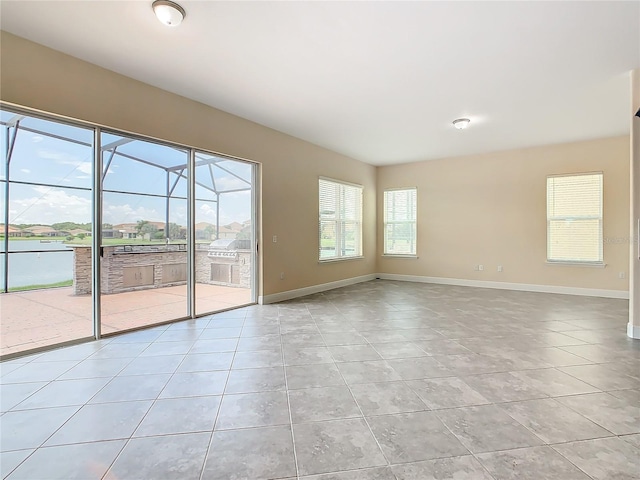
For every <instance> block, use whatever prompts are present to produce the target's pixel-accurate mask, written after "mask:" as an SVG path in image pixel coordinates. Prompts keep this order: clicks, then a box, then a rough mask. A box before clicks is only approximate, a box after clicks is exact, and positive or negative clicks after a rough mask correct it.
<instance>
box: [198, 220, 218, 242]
mask: <svg viewBox="0 0 640 480" xmlns="http://www.w3.org/2000/svg"><path fill="white" fill-rule="evenodd" d="M215 236H216V226H215V225H214V224H213V223H209V222H198V223H196V240H213V239H214V238H215Z"/></svg>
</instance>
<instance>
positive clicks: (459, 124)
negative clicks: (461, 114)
mask: <svg viewBox="0 0 640 480" xmlns="http://www.w3.org/2000/svg"><path fill="white" fill-rule="evenodd" d="M469 123H471V120H469V119H468V118H458V119H457V120H454V121H453V126H454V127H456V128H457V129H458V130H464V129H465V128H467V127H468V126H469Z"/></svg>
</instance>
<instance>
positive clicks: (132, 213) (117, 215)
mask: <svg viewBox="0 0 640 480" xmlns="http://www.w3.org/2000/svg"><path fill="white" fill-rule="evenodd" d="M138 220H149V221H152V222H162V221H164V212H162V213H161V212H159V211H158V210H156V209H155V208H146V207H142V206H139V207H135V208H134V207H132V206H131V205H129V204H128V203H125V204H122V205H114V204H109V205H104V206H103V209H102V221H103V222H105V223H112V224H116V223H135V222H137V221H138Z"/></svg>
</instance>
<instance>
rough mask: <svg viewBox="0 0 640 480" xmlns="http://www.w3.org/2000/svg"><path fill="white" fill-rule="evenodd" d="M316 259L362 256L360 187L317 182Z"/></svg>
mask: <svg viewBox="0 0 640 480" xmlns="http://www.w3.org/2000/svg"><path fill="white" fill-rule="evenodd" d="M318 187H319V192H320V225H319V259H320V260H321V261H322V260H338V259H342V258H350V257H360V256H362V186H361V185H352V184H348V183H342V182H338V181H335V180H329V179H326V178H320V180H319V183H318Z"/></svg>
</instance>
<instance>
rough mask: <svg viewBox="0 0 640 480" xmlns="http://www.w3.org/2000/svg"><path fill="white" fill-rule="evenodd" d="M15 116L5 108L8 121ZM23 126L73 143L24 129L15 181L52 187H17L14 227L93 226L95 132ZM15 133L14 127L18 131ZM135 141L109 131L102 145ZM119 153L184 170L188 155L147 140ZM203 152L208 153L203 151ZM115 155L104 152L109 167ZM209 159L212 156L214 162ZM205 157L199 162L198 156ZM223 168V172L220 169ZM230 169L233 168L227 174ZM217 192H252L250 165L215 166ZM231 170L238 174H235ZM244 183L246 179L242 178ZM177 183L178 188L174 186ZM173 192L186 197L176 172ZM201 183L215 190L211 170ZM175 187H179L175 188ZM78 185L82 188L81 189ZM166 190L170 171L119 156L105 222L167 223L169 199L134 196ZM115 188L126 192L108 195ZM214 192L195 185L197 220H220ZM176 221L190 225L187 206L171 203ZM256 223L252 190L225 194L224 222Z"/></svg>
mask: <svg viewBox="0 0 640 480" xmlns="http://www.w3.org/2000/svg"><path fill="white" fill-rule="evenodd" d="M13 117H14V114H13V113H11V112H7V111H0V119H1V120H2V121H4V122H6V121H8V120H9V119H11V118H13ZM20 125H21V126H24V127H27V128H31V129H34V130H39V131H43V132H48V133H51V134H54V135H58V136H63V137H67V138H72V139H74V140H76V141H77V142H83V143H85V144H89V145H83V144H79V143H73V142H70V141H65V140H61V139H57V138H52V137H50V136H47V135H42V134H40V133H35V132H31V131H26V130H19V131H18V134H17V137H16V142H15V145H14V148H13V153H12V155H11V162H10V178H11V180H12V181H20V182H29V183H46V184H51V185H53V186H43V185H24V184H13V183H12V184H11V186H10V201H9V223H10V224H12V225H13V224H22V223H26V224H45V225H51V224H53V223H59V222H76V223H88V222H90V221H91V191H90V189H91V185H92V158H93V149H92V147H91V144H92V138H93V131H92V130H89V129H83V128H79V127H75V126H69V125H64V124H58V123H55V122H50V121H45V120H40V119H36V118H30V117H27V118H24V119H23V120H21V123H20ZM5 132H6V129H5V127H4V126H2V132H1V133H0V154H1V155H2V166H1V172H0V180H5V165H6V161H7V155H6V146H7V140H6V133H5ZM12 132H13V130H11V133H12ZM123 140H131V139H128V138H125V137H123V136H120V135H114V134H110V133H103V135H102V138H101V142H102V145H103V147H104V146H105V145H108V144H110V143H112V142H118V141H123ZM117 152H119V153H123V154H126V155H131V156H135V157H137V158H141V159H143V160H148V161H151V162H153V163H156V164H159V165H162V166H163V167H171V166H179V165H184V164H186V162H187V158H188V154H187V152H186V151H184V150H180V149H177V148H174V147H169V146H165V145H158V144H154V143H151V142H146V141H142V140H133V141H127V142H126V143H123V144H121V145H120V146H118V148H117ZM203 155H204V154H203ZM109 157H110V152H105V154H104V157H103V162H104V165H105V167H106V164H107V162H108V159H109ZM209 157H210V155H207V158H209ZM196 160H198V158H197V159H196ZM218 166H219V167H222V168H219V167H218ZM223 169H226V170H228V171H225V170H223ZM212 170H213V177H214V181H215V184H216V188H217V189H218V190H219V191H224V190H234V189H241V188H247V187H249V186H250V183H247V182H250V181H251V166H250V165H249V164H247V163H244V162H239V161H234V160H228V159H224V160H223V161H222V162H220V163H218V164H216V165H214V166H212ZM229 172H232V173H234V174H236V175H237V176H238V177H240V178H237V177H236V176H234V175H232V174H231V173H229ZM241 179H244V180H246V181H243V180H241ZM176 180H177V183H175V182H176ZM169 181H170V186H171V187H173V188H174V192H173V195H174V196H180V197H185V196H186V191H187V183H186V179H184V178H179V177H178V176H177V175H176V174H170V179H169ZM196 182H199V183H202V184H204V185H207V186H211V185H212V180H211V172H210V171H209V166H208V165H201V166H198V167H196ZM174 183H175V187H174ZM5 187H6V183H5V182H2V183H0V223H4V221H5V219H4V189H5ZM74 187H75V188H74ZM166 188H167V173H166V172H165V171H164V170H163V169H161V168H157V167H152V166H149V165H146V164H144V163H141V162H137V161H134V160H131V159H130V158H126V157H124V156H120V155H115V156H114V157H113V159H112V160H111V162H109V166H108V170H107V172H106V175H105V176H104V179H103V189H104V190H105V192H104V194H103V212H102V217H103V218H102V221H103V223H111V224H118V223H135V222H137V221H138V220H149V221H165V211H166V198H164V197H162V198H161V197H149V196H141V195H135V193H147V194H154V195H161V196H164V195H165V193H166ZM108 190H113V191H117V192H119V193H112V192H108ZM214 198H215V195H214V194H213V193H212V192H211V191H209V190H207V189H206V188H204V187H202V186H196V223H198V222H209V223H215V222H216V204H215V203H213V202H211V201H210V200H213V199H214ZM169 214H170V219H169V220H170V222H175V223H178V224H180V225H186V223H187V202H186V200H184V199H178V198H172V199H171V201H170V205H169ZM250 218H251V194H250V192H249V191H243V192H235V193H227V194H224V195H221V201H220V224H221V225H226V224H228V223H231V222H240V223H242V222H244V221H246V220H249V219H250Z"/></svg>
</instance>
